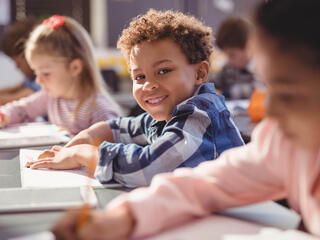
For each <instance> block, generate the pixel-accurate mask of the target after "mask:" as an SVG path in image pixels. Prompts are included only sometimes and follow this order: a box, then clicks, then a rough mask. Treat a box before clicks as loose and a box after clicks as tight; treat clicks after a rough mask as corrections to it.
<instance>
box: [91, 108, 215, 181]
mask: <svg viewBox="0 0 320 240" xmlns="http://www.w3.org/2000/svg"><path fill="white" fill-rule="evenodd" d="M142 116H143V115H142ZM144 116H147V115H144ZM124 120H126V121H127V122H128V124H126V125H127V126H129V128H128V129H135V128H134V127H130V119H124ZM210 123H211V121H210V118H209V116H208V115H207V113H206V112H205V111H202V110H199V109H198V108H196V107H194V106H193V105H191V104H184V105H183V107H181V108H179V109H178V110H177V111H176V113H175V115H174V117H173V118H172V119H171V120H170V121H169V122H168V123H167V124H166V126H165V127H164V129H163V132H162V133H161V135H160V136H159V137H158V138H156V139H155V140H154V141H152V143H151V144H147V145H145V146H143V145H141V142H140V143H139V144H135V143H128V141H124V142H125V143H109V142H103V143H102V144H101V145H100V159H99V162H98V166H97V169H96V177H97V178H98V179H99V180H100V181H101V182H107V181H110V180H112V179H113V180H115V181H117V182H119V183H121V184H123V185H125V186H127V187H137V186H145V185H148V184H150V182H151V179H152V177H153V176H154V175H156V174H157V173H162V172H170V171H173V170H174V169H176V168H177V167H179V166H180V165H182V164H183V163H184V162H185V161H187V160H190V159H193V160H198V161H199V162H201V161H203V159H205V157H207V156H205V157H204V156H203V155H206V154H207V155H208V154H209V153H208V152H206V151H204V152H201V151H198V150H199V149H202V148H203V145H204V144H205V145H206V146H207V147H206V149H208V148H210V154H211V155H210V156H211V158H210V159H213V157H214V155H216V153H215V152H214V149H215V148H214V143H212V141H209V140H207V139H206V138H207V137H208V136H207V135H206V134H205V133H206V131H207V128H208V126H210ZM119 125H121V124H119ZM111 126H112V125H111ZM112 129H113V130H114V127H112ZM121 129H122V128H120V129H117V132H120V133H115V132H114V131H113V133H114V136H115V140H116V141H117V142H118V141H121V142H122V141H123V140H126V139H124V137H123V136H124V135H130V136H132V133H131V134H128V131H126V130H124V133H122V132H121ZM142 129H143V128H142ZM130 131H131V130H130ZM138 131H142V130H141V129H140V130H138ZM143 131H145V130H143ZM151 131H152V130H151ZM210 144H211V145H210ZM200 146H201V148H200ZM206 160H209V159H206Z"/></svg>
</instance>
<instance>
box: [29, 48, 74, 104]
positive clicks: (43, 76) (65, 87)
mask: <svg viewBox="0 0 320 240" xmlns="http://www.w3.org/2000/svg"><path fill="white" fill-rule="evenodd" d="M29 62H30V66H31V68H32V69H33V70H34V72H35V74H36V77H37V78H36V81H37V83H38V84H40V85H41V87H42V89H43V90H44V91H46V92H47V93H48V94H49V95H50V96H51V97H54V98H59V97H61V98H67V99H74V98H76V97H77V94H76V93H75V87H76V83H77V78H78V74H75V72H74V69H73V68H74V67H72V66H73V65H72V62H71V63H70V64H67V63H66V62H65V61H63V60H61V59H58V58H55V57H51V56H48V55H45V54H34V55H33V56H32V57H31V58H30V61H29Z"/></svg>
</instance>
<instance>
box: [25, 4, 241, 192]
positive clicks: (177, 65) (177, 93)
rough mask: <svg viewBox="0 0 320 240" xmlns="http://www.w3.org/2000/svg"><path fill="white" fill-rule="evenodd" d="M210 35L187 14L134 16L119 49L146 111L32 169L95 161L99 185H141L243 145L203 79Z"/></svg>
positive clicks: (96, 130) (101, 126) (90, 133)
mask: <svg viewBox="0 0 320 240" xmlns="http://www.w3.org/2000/svg"><path fill="white" fill-rule="evenodd" d="M212 39H213V37H212V33H211V28H209V27H207V26H204V25H203V23H202V22H200V21H199V20H197V19H195V18H194V17H191V16H186V15H184V14H182V13H176V12H172V11H166V12H161V11H155V10H150V11H149V12H147V13H146V14H145V15H142V16H140V17H138V18H136V19H134V20H133V21H132V22H131V23H130V26H129V27H128V28H127V29H125V30H124V31H123V33H122V36H121V37H120V39H119V41H118V47H120V48H121V50H122V52H123V53H124V55H125V57H126V59H127V61H128V63H129V68H130V71H131V77H132V82H133V95H134V97H135V99H136V100H137V102H138V103H139V105H140V106H141V107H142V108H143V109H144V110H145V111H146V113H143V114H141V115H139V116H137V117H121V118H118V119H115V120H110V121H108V122H102V123H97V124H95V125H93V126H92V127H90V128H89V129H88V130H84V131H83V132H81V133H79V134H78V135H77V136H76V137H74V139H72V140H71V141H70V142H69V143H68V144H67V145H66V147H64V148H62V149H61V148H54V149H52V150H48V151H47V152H44V153H43V154H42V155H41V156H40V158H39V161H37V162H32V163H30V164H31V168H52V169H68V168H78V167H80V166H88V164H89V162H90V161H92V160H94V161H95V162H96V164H97V167H96V177H97V178H98V180H100V181H101V182H102V183H106V182H108V181H111V180H114V181H117V182H119V183H121V184H123V185H125V186H127V187H137V186H144V185H148V184H149V183H150V181H151V179H152V177H153V176H154V175H155V174H157V173H161V172H169V171H173V170H174V169H176V168H178V167H195V166H197V165H198V164H199V163H200V162H203V161H208V160H212V159H215V158H216V157H217V156H218V155H220V154H221V153H222V152H223V151H224V150H226V149H229V148H232V147H236V146H240V145H242V144H243V141H242V139H241V137H240V134H239V132H238V130H237V128H236V127H235V125H234V123H233V121H232V120H231V118H230V113H229V111H228V110H227V108H226V106H225V103H224V98H223V97H222V96H220V95H217V94H216V93H215V89H214V86H213V84H210V83H206V81H207V77H208V71H209V56H210V54H211V52H212V43H211V42H212ZM94 145H96V146H97V145H100V146H99V149H98V148H97V147H96V146H94Z"/></svg>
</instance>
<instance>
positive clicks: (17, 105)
mask: <svg viewBox="0 0 320 240" xmlns="http://www.w3.org/2000/svg"><path fill="white" fill-rule="evenodd" d="M47 101H48V96H47V94H46V93H45V92H43V91H39V92H36V93H34V94H32V95H30V96H28V97H25V98H22V99H20V100H18V101H13V102H11V103H8V104H6V105H5V106H3V107H2V108H1V111H2V112H3V113H4V114H6V115H7V116H8V117H9V124H14V123H22V122H27V121H34V120H35V118H37V117H43V116H45V115H47Z"/></svg>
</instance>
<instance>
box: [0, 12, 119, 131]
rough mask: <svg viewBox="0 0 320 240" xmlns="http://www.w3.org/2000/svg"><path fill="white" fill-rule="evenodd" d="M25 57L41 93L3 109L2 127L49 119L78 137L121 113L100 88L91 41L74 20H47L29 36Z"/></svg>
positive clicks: (100, 79)
mask: <svg viewBox="0 0 320 240" xmlns="http://www.w3.org/2000/svg"><path fill="white" fill-rule="evenodd" d="M25 56H26V59H27V61H28V63H29V65H30V66H31V68H32V69H33V70H34V72H35V74H36V77H37V78H36V81H37V83H39V84H40V85H41V87H42V91H40V92H38V93H35V94H33V95H31V96H29V97H27V98H24V99H22V100H20V101H17V102H13V103H10V104H7V105H5V106H4V107H2V108H1V112H2V113H3V114H4V115H5V118H4V119H5V120H4V121H3V123H2V125H7V124H13V123H21V122H25V121H32V120H34V119H35V118H36V117H39V116H46V115H48V119H49V122H51V123H53V124H56V125H59V126H61V127H63V128H65V129H67V130H69V132H70V133H71V134H77V133H78V132H80V131H81V130H83V129H86V128H88V127H89V126H91V125H92V124H93V123H96V122H99V121H104V120H107V119H111V118H115V117H117V115H118V114H119V108H118V106H117V105H116V104H115V102H114V101H113V100H112V99H111V97H110V95H109V94H108V93H107V92H106V90H105V88H104V86H103V81H102V77H101V75H100V73H99V70H98V67H97V64H96V62H95V59H94V55H93V48H92V44H91V40H90V37H89V35H88V33H87V32H86V30H85V29H84V28H83V27H82V26H81V25H80V24H79V23H77V22H76V21H75V20H73V19H71V18H69V17H64V16H59V15H54V16H52V17H50V18H49V19H46V20H45V21H44V22H43V23H42V24H40V25H38V26H37V27H36V28H35V29H34V31H33V32H32V33H31V35H30V37H29V39H28V41H27V42H26V46H25Z"/></svg>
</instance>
